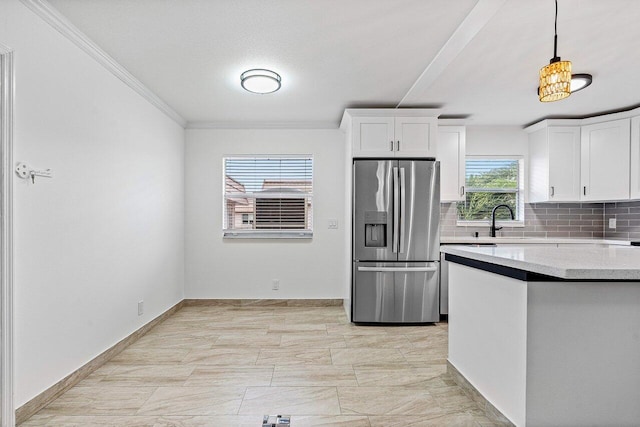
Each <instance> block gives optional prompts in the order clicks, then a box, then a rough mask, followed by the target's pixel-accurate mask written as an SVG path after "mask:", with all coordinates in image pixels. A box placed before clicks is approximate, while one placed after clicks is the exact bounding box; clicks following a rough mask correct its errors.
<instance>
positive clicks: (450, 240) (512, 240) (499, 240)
mask: <svg viewBox="0 0 640 427" xmlns="http://www.w3.org/2000/svg"><path fill="white" fill-rule="evenodd" d="M473 243H478V244H486V243H495V244H497V245H499V244H505V245H513V244H517V245H522V244H524V245H527V244H536V245H537V244H545V243H548V244H552V245H553V244H562V243H569V244H585V245H623V246H624V245H626V246H628V245H629V242H628V241H626V240H604V239H568V238H555V239H554V238H542V237H489V236H481V237H471V236H469V237H460V236H456V237H446V236H441V237H440V244H443V245H451V244H453V245H456V244H473Z"/></svg>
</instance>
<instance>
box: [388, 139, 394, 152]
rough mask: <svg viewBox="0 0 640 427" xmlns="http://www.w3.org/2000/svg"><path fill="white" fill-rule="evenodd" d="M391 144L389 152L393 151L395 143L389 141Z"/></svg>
mask: <svg viewBox="0 0 640 427" xmlns="http://www.w3.org/2000/svg"><path fill="white" fill-rule="evenodd" d="M389 144H390V148H389V151H393V141H389Z"/></svg>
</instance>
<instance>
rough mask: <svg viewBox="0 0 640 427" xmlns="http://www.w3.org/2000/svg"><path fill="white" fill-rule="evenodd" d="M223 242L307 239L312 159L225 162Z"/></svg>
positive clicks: (230, 159) (310, 224) (310, 225)
mask: <svg viewBox="0 0 640 427" xmlns="http://www.w3.org/2000/svg"><path fill="white" fill-rule="evenodd" d="M223 161H224V165H223V166H224V204H223V206H224V215H223V218H224V220H223V221H224V223H223V233H224V235H225V236H227V237H310V236H311V233H312V230H313V208H312V207H313V158H312V157H311V156H304V157H226V158H224V160H223Z"/></svg>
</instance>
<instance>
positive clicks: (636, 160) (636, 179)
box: [629, 117, 640, 199]
mask: <svg viewBox="0 0 640 427" xmlns="http://www.w3.org/2000/svg"><path fill="white" fill-rule="evenodd" d="M629 196H630V198H632V199H640V117H634V118H632V119H631V189H630V195H629Z"/></svg>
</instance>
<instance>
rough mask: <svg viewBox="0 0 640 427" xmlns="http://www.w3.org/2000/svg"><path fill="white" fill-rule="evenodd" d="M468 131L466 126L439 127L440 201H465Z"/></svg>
mask: <svg viewBox="0 0 640 427" xmlns="http://www.w3.org/2000/svg"><path fill="white" fill-rule="evenodd" d="M465 151H466V130H465V127H464V126H438V155H437V156H436V158H437V159H438V160H440V200H441V201H443V202H457V201H462V200H464V183H465V162H464V161H465Z"/></svg>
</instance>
